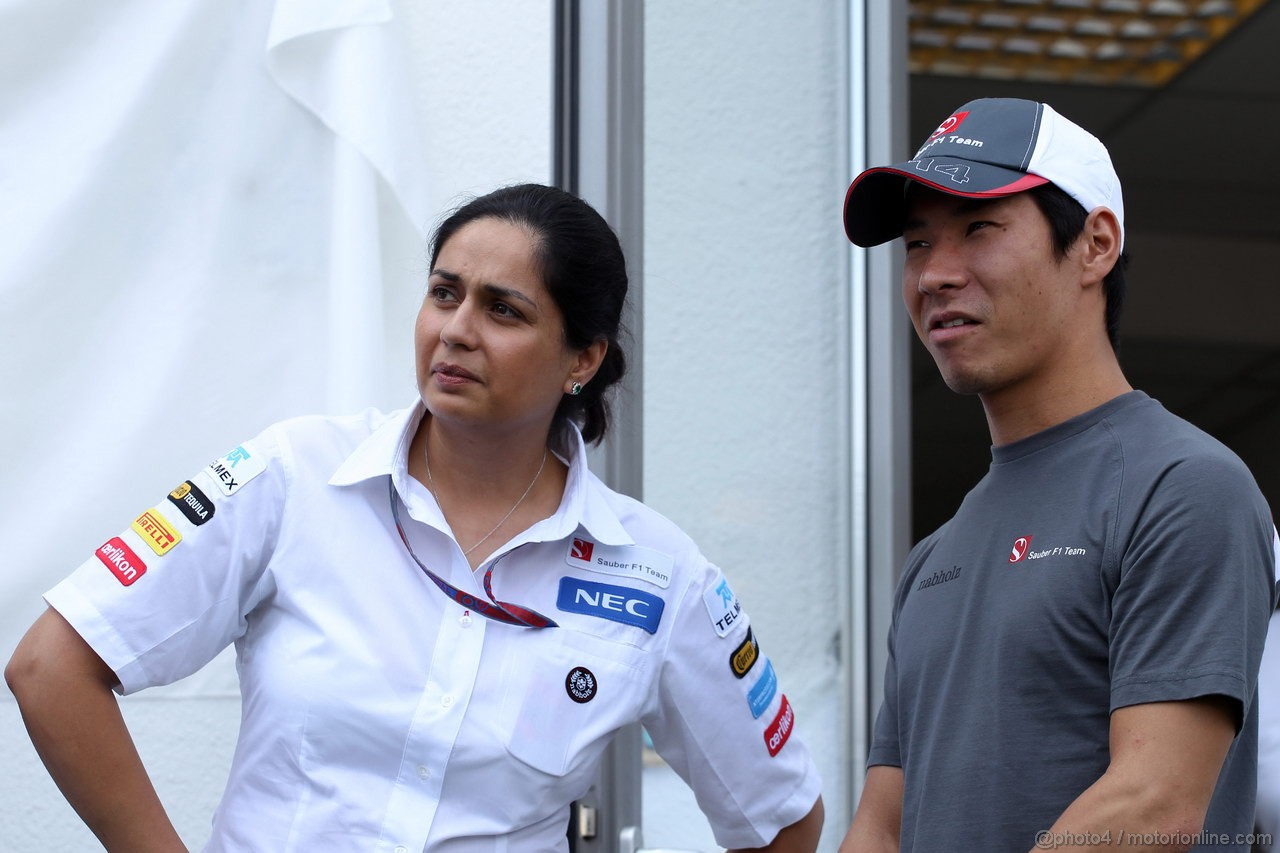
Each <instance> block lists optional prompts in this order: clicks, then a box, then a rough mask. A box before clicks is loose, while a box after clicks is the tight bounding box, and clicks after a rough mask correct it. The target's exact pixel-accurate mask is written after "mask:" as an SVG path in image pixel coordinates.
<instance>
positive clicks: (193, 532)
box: [5, 185, 822, 853]
mask: <svg viewBox="0 0 1280 853" xmlns="http://www.w3.org/2000/svg"><path fill="white" fill-rule="evenodd" d="M626 290H627V278H626V269H625V262H624V260H623V257H622V252H621V248H620V246H619V245H618V242H617V239H616V237H615V236H614V234H613V233H612V231H611V230H610V229H609V227H608V226H607V224H606V223H605V222H604V220H603V219H602V218H601V217H600V216H599V215H598V214H597V213H596V212H595V211H594V210H592V209H591V208H590V207H589V206H588V205H586V204H585V203H583V202H582V201H580V200H579V199H577V198H575V197H573V196H572V195H569V194H567V193H564V192H562V191H560V190H556V189H552V188H549V187H543V186H538V185H522V186H517V187H508V188H504V189H501V190H497V191H495V192H493V193H490V194H488V195H486V196H483V197H480V198H478V199H475V200H473V201H471V202H469V203H468V204H466V205H464V206H463V207H461V208H459V209H458V210H457V211H455V212H454V213H453V214H452V215H451V216H450V217H449V218H448V219H446V220H445V221H444V222H443V223H442V225H441V226H440V228H439V229H438V231H437V233H436V235H435V236H434V238H433V240H432V244H431V272H430V278H429V281H428V286H427V295H426V298H425V300H424V301H423V305H422V308H421V310H420V312H419V315H418V320H417V325H416V328H415V350H416V361H417V365H416V366H417V378H418V399H417V400H415V401H414V404H413V405H412V406H410V407H409V408H407V409H404V410H401V411H399V412H394V413H391V414H388V415H384V414H382V413H379V412H374V411H368V412H365V413H362V414H360V415H357V416H353V417H347V418H331V417H323V418H319V417H313V418H300V419H295V420H291V421H286V422H283V423H280V424H276V425H274V426H271V427H269V428H267V429H266V430H264V431H263V432H262V433H261V434H260V435H258V436H257V437H255V438H253V439H251V440H249V441H246V442H244V443H243V444H241V445H238V446H237V447H235V448H234V449H233V450H231V451H229V452H228V453H227V454H225V455H224V456H222V457H220V458H219V459H217V460H215V461H214V462H213V463H212V464H210V465H209V466H208V467H207V468H205V469H203V470H201V471H200V472H198V473H197V474H196V475H194V476H193V477H192V478H191V479H190V480H187V481H185V482H183V483H182V484H180V485H179V486H177V487H176V488H175V489H174V490H173V492H171V493H170V494H169V495H168V496H167V497H165V498H164V499H163V500H160V501H159V502H158V503H157V504H156V505H155V506H153V507H151V508H149V509H147V510H144V511H143V512H142V513H141V514H140V515H139V516H138V518H137V519H136V520H135V521H134V522H133V524H131V525H130V527H129V528H127V529H126V530H124V531H122V532H121V533H120V535H119V536H115V537H112V538H110V539H108V540H107V542H105V543H104V544H103V546H102V547H100V548H99V549H98V550H97V551H96V552H95V553H94V554H93V555H92V556H91V557H90V558H89V559H88V560H86V561H85V563H84V564H83V565H81V566H80V568H78V569H77V570H76V571H75V572H74V573H73V574H72V575H71V576H70V577H68V578H67V579H66V580H65V581H63V582H62V583H61V584H59V585H58V586H57V587H55V588H54V589H53V590H50V592H49V593H48V594H46V596H45V598H46V601H47V602H48V604H49V609H48V610H46V612H45V613H44V615H42V616H41V617H40V618H39V619H38V620H37V622H36V623H35V625H34V626H33V627H32V628H31V630H30V631H29V632H28V634H27V636H26V637H25V638H24V640H23V641H22V643H21V644H20V645H19V647H18V649H17V651H16V652H15V653H14V656H13V659H12V660H11V661H10V663H9V666H8V667H7V668H6V671H5V675H6V679H7V680H8V682H9V684H10V686H11V688H12V690H13V692H14V695H15V696H16V697H17V698H18V701H19V704H20V707H21V709H22V713H23V717H24V720H25V721H26V723H27V727H28V730H29V731H30V733H31V737H32V740H33V742H34V743H35V745H36V748H37V749H38V751H39V752H40V755H41V758H42V759H43V760H44V762H45V764H46V766H47V767H48V768H49V771H50V773H51V775H52V776H53V778H54V779H55V780H56V781H57V783H58V785H59V787H60V788H61V789H62V791H63V793H64V794H65V795H66V797H67V799H68V800H69V801H70V803H71V804H72V805H73V806H74V807H75V809H76V810H77V812H78V813H79V814H80V815H81V817H82V818H83V819H84V820H85V822H86V823H87V824H88V825H89V827H90V828H91V829H92V830H93V831H94V832H95V833H96V834H97V835H98V837H99V838H100V839H101V840H102V841H103V843H104V844H105V845H106V846H107V848H108V849H111V850H117V849H118V850H129V851H140V850H181V849H183V848H182V844H181V841H180V840H179V838H178V836H177V834H176V832H175V831H174V829H173V827H172V824H171V823H170V822H169V820H168V818H167V816H166V814H165V811H164V808H163V806H162V805H161V803H160V801H159V799H158V797H157V796H156V793H155V790H154V788H153V787H152V785H151V783H150V780H149V779H148V777H147V774H146V771H145V769H144V768H143V766H142V764H141V762H140V760H139V758H138V756H137V753H136V752H135V751H134V749H133V745H132V742H131V740H130V738H129V735H128V732H127V730H126V729H125V726H124V723H123V720H122V718H121V716H120V712H119V710H118V708H117V705H116V702H115V699H114V696H112V691H113V690H115V691H119V692H121V693H132V692H134V691H136V690H141V689H143V688H146V687H149V686H153V685H157V684H165V683H169V682H172V681H176V680H177V679H179V678H182V677H184V676H185V675H188V674H190V673H191V672H194V671H195V670H196V669H198V668H199V667H200V666H203V665H204V664H205V663H206V662H208V661H209V660H210V659H212V657H213V656H214V655H216V654H217V653H218V651H220V650H221V649H222V648H224V647H225V646H227V645H229V644H231V643H234V644H235V645H236V648H237V655H238V668H239V672H240V678H241V694H242V709H243V710H242V717H243V721H242V725H241V731H240V737H239V741H238V744H237V747H236V754H235V757H234V759H233V763H232V769H231V774H230V778H229V780H228V783H227V789H226V791H225V792H224V795H223V799H222V802H221V804H220V805H219V808H218V811H217V813H216V815H215V817H214V825H213V836H212V838H211V839H210V841H209V844H208V845H207V847H206V848H205V849H206V850H217V851H221V850H245V849H247V850H264V851H266V850H270V851H279V850H295V849H297V850H320V849H323V850H331V849H333V850H337V849H375V850H386V851H394V853H403V851H408V850H432V851H436V850H438V851H480V850H494V849H512V850H535V849H536V850H548V849H551V850H554V849H565V827H566V824H567V820H568V807H569V804H570V803H571V802H572V801H573V800H574V799H576V798H578V797H580V796H582V794H584V793H585V792H586V789H587V787H588V786H589V785H590V783H591V781H592V779H593V778H594V776H595V774H596V770H597V768H598V764H599V760H600V757H601V755H602V753H603V750H604V748H605V746H606V745H607V743H608V741H609V739H610V738H611V737H612V734H613V733H614V732H615V731H616V730H617V729H618V728H620V727H621V726H624V725H627V724H629V723H633V722H637V721H639V722H643V723H644V725H645V726H646V728H647V729H648V731H649V733H650V735H651V736H652V738H653V741H654V744H655V746H656V747H657V749H658V751H659V752H660V753H662V754H663V755H664V757H665V758H666V759H667V760H668V762H670V763H671V765H672V766H673V767H674V768H675V769H676V770H677V772H679V773H680V774H681V775H682V776H684V778H685V779H686V780H687V781H688V782H689V783H690V784H691V785H692V786H693V788H694V791H695V793H696V795H697V797H698V801H699V804H700V805H701V807H702V809H703V811H704V812H705V813H706V815H707V817H708V820H709V821H710V822H711V825H712V828H713V830H714V831H715V833H716V837H717V840H718V841H720V843H722V844H724V845H725V846H728V847H739V848H759V847H764V848H766V849H773V850H796V851H800V850H806V851H808V850H813V849H814V847H815V846H816V843H817V838H818V834H819V832H820V829H821V823H822V804H821V799H820V797H819V796H818V790H819V785H820V783H819V780H818V777H817V774H816V772H815V770H814V767H813V762H812V760H811V759H810V756H809V753H808V751H807V749H806V748H805V746H804V744H803V743H801V742H800V739H799V738H798V737H795V736H793V734H792V732H793V731H794V727H795V711H794V709H792V707H791V705H790V703H789V702H788V700H787V697H786V695H785V694H784V693H783V692H782V691H781V689H780V687H779V680H778V677H777V673H776V672H775V671H774V668H773V665H772V663H771V661H770V660H769V659H768V657H767V656H765V655H764V653H763V651H762V650H761V647H760V643H759V641H758V638H756V637H755V636H754V634H753V632H752V629H751V626H750V620H749V618H748V616H747V613H746V612H745V611H744V610H743V608H742V605H741V603H740V602H739V601H738V599H737V597H736V596H735V595H734V594H733V591H732V589H731V587H730V586H729V583H728V581H727V580H726V579H725V578H724V576H723V574H722V573H721V572H720V570H719V569H717V568H716V567H714V566H713V565H711V564H710V563H708V562H707V560H706V559H705V558H704V557H703V556H702V555H701V554H700V553H699V552H698V550H697V548H696V546H694V544H693V543H692V542H691V541H690V540H689V539H688V538H687V537H686V536H685V535H684V534H683V533H682V532H680V531H679V530H678V529H677V528H676V527H675V526H674V525H672V524H671V523H670V522H669V521H667V520H666V519H664V518H662V517H661V516H659V515H658V514H657V513H654V512H653V511H651V510H649V509H647V508H646V507H644V506H643V505H642V504H639V503H638V502H636V501H634V500H631V499H630V498H627V497H625V496H622V495H619V494H617V493H615V492H613V491H611V490H609V489H608V488H607V487H605V486H604V485H603V484H602V483H601V482H600V481H599V480H598V479H597V478H595V477H594V476H593V475H592V474H591V473H590V471H589V470H588V469H587V467H586V460H585V444H586V442H593V441H599V440H600V439H601V438H602V437H603V436H604V434H605V432H606V430H607V428H608V422H609V411H608V402H607V393H608V391H609V389H610V387H611V386H613V385H614V384H615V383H617V382H618V380H619V379H621V377H622V375H623V373H624V370H625V360H624V357H623V353H622V350H621V348H620V346H619V322H620V317H621V314H622V306H623V302H624V301H625V297H626Z"/></svg>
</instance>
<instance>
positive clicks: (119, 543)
mask: <svg viewBox="0 0 1280 853" xmlns="http://www.w3.org/2000/svg"><path fill="white" fill-rule="evenodd" d="M94 556H95V557H97V558H98V559H99V560H101V561H102V565H104V566H106V567H107V568H108V569H110V570H111V574H113V575H115V576H116V579H117V580H119V581H120V583H121V584H123V585H124V586H130V585H131V584H132V583H133V582H134V581H136V580H137V579H138V578H140V577H142V576H143V575H145V574H146V573H147V564H146V563H144V562H142V560H140V559H138V555H137V554H135V553H133V549H132V548H130V547H129V546H128V545H126V544H124V540H123V539H121V538H120V537H119V536H115V537H112V538H111V539H108V540H107V541H106V542H105V543H103V545H102V547H101V548H99V549H98V550H97V551H95V552H94Z"/></svg>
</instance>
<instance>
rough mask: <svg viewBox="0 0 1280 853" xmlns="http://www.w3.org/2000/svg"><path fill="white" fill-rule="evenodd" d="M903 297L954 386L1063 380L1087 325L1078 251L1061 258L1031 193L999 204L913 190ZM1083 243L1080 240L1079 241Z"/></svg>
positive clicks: (972, 389) (973, 390)
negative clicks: (1056, 254)
mask: <svg viewBox="0 0 1280 853" xmlns="http://www.w3.org/2000/svg"><path fill="white" fill-rule="evenodd" d="M903 240H904V242H905V243H906V250H907V253H906V263H905V266H904V269H903V285H902V292H903V298H904V300H905V301H906V305H907V311H908V313H909V314H910V315H911V322H912V323H913V324H914V325H915V329H916V334H917V335H919V337H920V340H921V341H922V342H923V343H924V345H925V348H927V349H928V350H929V353H930V355H932V356H933V360H934V361H935V362H936V363H937V365H938V370H939V371H940V372H941V373H942V378H943V379H944V380H945V381H946V383H947V385H948V386H949V387H950V388H951V390H953V391H955V392H957V393H960V394H980V395H983V396H984V401H990V400H991V399H992V398H993V395H998V394H1001V393H1002V392H1006V391H1011V390H1013V391H1016V390H1017V389H1027V388H1033V387H1034V386H1035V385H1036V384H1037V383H1050V382H1053V381H1060V380H1061V379H1062V376H1061V374H1060V371H1062V370H1070V369H1072V365H1073V364H1075V363H1076V362H1075V361H1074V360H1073V359H1072V358H1070V357H1068V356H1069V354H1070V351H1071V349H1072V347H1073V345H1074V344H1075V343H1076V342H1077V341H1078V339H1079V335H1080V334H1081V333H1082V329H1084V328H1085V326H1084V324H1085V323H1101V320H1100V319H1098V318H1094V317H1092V316H1082V314H1085V313H1087V312H1086V311H1085V309H1084V308H1083V306H1082V304H1081V288H1080V277H1079V276H1080V270H1079V269H1078V266H1077V264H1075V263H1074V262H1073V257H1072V252H1068V253H1067V257H1066V258H1064V259H1063V260H1062V261H1061V262H1060V261H1059V260H1058V259H1056V258H1055V256H1054V250H1053V243H1052V237H1051V234H1050V231H1049V223H1048V220H1046V219H1045V217H1044V215H1043V214H1042V213H1041V212H1040V209H1039V208H1038V207H1037V206H1036V203H1035V201H1034V200H1033V199H1032V198H1031V196H1030V195H1028V194H1027V193H1020V194H1018V195H1013V196H1008V197H1005V198H1001V199H994V200H990V201H986V200H976V199H966V198H960V197H958V196H951V195H946V194H943V193H939V192H935V191H933V190H929V189H925V188H923V187H918V186H917V187H912V189H911V191H910V198H909V199H908V204H907V217H906V228H905V229H904V231H903ZM1073 249H1074V247H1073Z"/></svg>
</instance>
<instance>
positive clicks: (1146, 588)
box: [868, 391, 1275, 853]
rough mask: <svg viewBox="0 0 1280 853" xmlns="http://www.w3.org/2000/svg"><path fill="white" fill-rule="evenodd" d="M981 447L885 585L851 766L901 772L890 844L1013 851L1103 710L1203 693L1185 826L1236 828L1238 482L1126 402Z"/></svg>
mask: <svg viewBox="0 0 1280 853" xmlns="http://www.w3.org/2000/svg"><path fill="white" fill-rule="evenodd" d="M992 456H993V459H992V464H991V468H990V470H989V471H988V473H987V475H986V476H985V477H984V478H983V479H982V481H981V482H980V483H979V484H978V485H977V486H976V487H975V488H974V489H973V491H971V492H970V493H969V494H968V495H967V496H966V497H965V499H964V502H963V503H962V504H961V506H960V509H959V511H958V512H957V513H956V514H955V516H954V517H953V518H952V519H951V520H950V521H948V522H947V523H946V524H944V525H943V526H942V527H941V528H939V529H938V530H937V531H935V532H934V533H933V534H932V535H930V536H929V537H928V538H926V539H925V540H923V541H922V542H920V544H918V545H917V546H916V547H915V549H914V550H912V552H911V555H910V557H909V558H908V560H907V566H906V570H905V572H904V574H903V576H902V579H901V581H900V583H899V586H898V590H897V593H896V600H895V605H894V618H893V625H892V628H891V629H890V634H889V663H888V669H887V671H886V673H885V699H884V705H883V706H882V708H881V710H880V714H879V716H878V718H877V720H876V727H875V735H874V738H873V742H872V747H871V753H870V758H869V761H868V764H870V765H875V764H888V765H894V766H900V767H902V768H903V772H904V778H905V785H906V788H905V792H904V798H903V826H902V848H901V849H902V850H904V851H948V853H950V851H957V850H966V851H967V850H983V851H1004V850H1010V851H1014V850H1016V851H1026V850H1028V849H1031V847H1032V846H1033V844H1034V842H1035V837H1036V833H1037V832H1039V831H1041V830H1047V829H1048V828H1049V827H1050V826H1052V825H1053V823H1054V821H1055V820H1057V818H1058V816H1059V815H1060V814H1061V813H1062V812H1063V811H1064V810H1065V809H1066V808H1067V806H1068V805H1070V804H1071V802H1072V801H1073V800H1074V799H1075V798H1076V797H1077V796H1078V795H1079V794H1080V793H1081V792H1082V791H1084V790H1085V789H1086V788H1088V787H1089V786H1090V785H1091V784H1093V783H1094V782H1095V781H1096V780H1097V779H1098V777H1100V776H1101V775H1102V773H1103V772H1104V771H1105V770H1106V769H1107V765H1108V761H1109V750H1108V736H1109V730H1108V727H1109V722H1110V720H1109V718H1110V714H1111V712H1112V711H1114V710H1115V709H1117V708H1121V707H1124V706H1127V705H1136V704H1142V703H1147V702H1159V701H1169V700H1179V699H1189V698H1193V697H1197V696H1205V695H1210V694H1222V695H1224V696H1229V697H1231V698H1233V699H1235V700H1237V701H1238V702H1239V703H1240V711H1241V714H1240V718H1239V725H1240V730H1239V733H1238V735H1237V737H1236V739H1235V741H1234V742H1233V744H1232V747H1231V750H1230V752H1229V753H1228V755H1227V759H1226V763H1225V765H1224V767H1223V770H1222V774H1221V776H1220V777H1219V780H1218V787H1217V790H1216V791H1215V794H1214V798H1213V802H1212V804H1211V806H1210V809H1209V815H1208V819H1207V820H1206V823H1205V829H1204V831H1205V832H1206V833H1209V832H1212V833H1226V834H1231V835H1234V834H1235V833H1248V832H1250V830H1251V829H1252V822H1253V802H1254V791H1255V784H1256V764H1257V725H1258V715H1257V708H1256V706H1255V705H1254V703H1253V702H1252V699H1253V694H1254V687H1255V684H1256V681H1257V675H1258V665H1259V661H1260V659H1261V656H1262V644H1263V639H1264V637H1265V635H1266V630H1267V620H1268V618H1269V616H1270V614H1271V610H1272V606H1273V604H1274V601H1273V597H1274V580H1273V576H1274V571H1275V567H1274V565H1273V563H1274V557H1273V553H1272V547H1271V540H1272V523H1271V515H1270V512H1269V510H1268V508H1267V505H1266V502H1265V501H1264V500H1263V498H1262V495H1261V494H1260V493H1259V491H1258V488H1257V485H1256V484H1255V483H1254V481H1253V477H1252V476H1251V475H1250V473H1249V471H1248V470H1247V469H1246V468H1245V466H1244V464H1243V463H1242V462H1240V460H1239V459H1238V458H1237V457H1236V456H1235V455H1234V454H1232V453H1231V451H1229V450H1227V449H1226V448H1225V447H1223V446H1222V445H1221V444H1219V443H1218V442H1217V441H1215V440H1214V439H1212V438H1210V437H1209V436H1207V435H1205V434H1204V433H1203V432H1201V431H1200V430H1198V429H1196V428H1195V427H1193V426H1191V425H1190V424H1188V423H1187V422H1186V421H1183V420H1182V419H1181V418H1178V417H1175V416H1174V415H1172V414H1170V413H1169V412H1168V411H1166V410H1165V409H1164V407H1163V406H1161V405H1160V404H1159V403H1157V402H1156V401H1154V400H1152V399H1151V398H1149V397H1147V396H1146V395H1145V394H1143V393H1141V392H1137V391H1135V392H1131V393H1128V394H1125V395H1122V396H1120V397H1117V398H1116V399H1114V400H1112V401H1110V402H1108V403H1106V404H1105V405H1103V406H1101V407H1099V408H1097V409H1094V410H1093V411H1090V412H1087V413H1085V414H1083V415H1080V416H1079V417H1076V418H1073V419H1072V420H1069V421H1067V422H1065V423H1062V424H1059V425H1057V426H1055V427H1052V428H1050V429H1048V430H1045V431H1043V432H1040V433H1037V434H1036V435H1033V436H1031V437H1029V438H1026V439H1024V440H1022V441H1019V442H1016V443H1014V444H1010V445H1006V446H1003V447H996V448H993V449H992ZM1117 830H1118V831H1121V832H1123V831H1125V828H1124V827H1117ZM1206 837H1207V836H1206ZM1196 849H1201V848H1200V847H1197V848H1196ZM1203 849H1213V850H1215V851H1223V850H1234V849H1240V850H1247V849H1248V845H1244V844H1241V845H1239V846H1233V845H1225V846H1220V845H1215V846H1212V847H1209V846H1204V848H1203Z"/></svg>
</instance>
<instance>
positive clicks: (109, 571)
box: [44, 430, 286, 694]
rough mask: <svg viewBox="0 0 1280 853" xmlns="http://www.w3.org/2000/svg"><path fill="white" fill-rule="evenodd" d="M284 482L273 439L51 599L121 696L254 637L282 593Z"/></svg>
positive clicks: (220, 468) (177, 494) (187, 489)
mask: <svg viewBox="0 0 1280 853" xmlns="http://www.w3.org/2000/svg"><path fill="white" fill-rule="evenodd" d="M285 480H286V478H285V466H284V464H283V461H282V459H281V453H280V448H279V444H278V442H277V440H276V439H275V438H274V435H273V433H272V431H271V430H268V431H267V432H265V433H263V434H262V435H261V436H259V437H258V438H256V439H254V440H252V441H247V442H245V443H244V444H242V445H239V446H238V447H236V448H234V449H233V450H231V451H229V452H228V453H227V454H226V455H225V456H223V457H220V458H219V459H217V460H214V462H213V463H211V464H210V465H209V467H207V468H204V469H202V470H201V471H200V472H198V473H197V474H195V475H194V476H193V477H192V478H191V479H190V480H187V481H185V482H182V483H181V484H178V485H176V487H175V488H174V490H173V491H172V492H170V493H169V495H167V496H162V499H161V500H160V501H159V502H158V503H156V504H155V505H154V506H151V507H148V508H146V509H144V510H142V512H140V513H139V515H138V517H137V518H136V519H135V520H134V521H133V522H132V523H131V524H129V525H128V526H127V527H125V528H124V530H122V531H120V532H119V533H118V534H117V535H115V536H112V537H110V538H108V539H107V540H106V541H105V542H104V543H103V544H102V545H101V546H100V547H99V548H98V549H97V550H96V551H95V552H94V553H93V554H92V555H91V556H90V557H89V558H88V559H87V560H85V561H84V563H82V564H81V565H80V566H79V567H78V568H77V569H76V570H75V571H74V572H72V573H71V575H70V576H68V577H67V578H66V579H65V580H63V581H62V582H61V583H59V584H58V585H57V586H55V587H54V588H53V589H51V590H50V591H49V592H47V593H45V596H44V598H45V601H46V603H48V605H49V606H50V607H52V608H53V609H55V610H57V611H58V613H60V614H61V615H62V616H63V617H64V618H65V619H66V620H67V621H68V622H70V623H71V625H72V627H74V628H75V630H76V631H77V632H78V633H79V634H80V636H81V637H83V638H84V640H85V641H86V642H87V643H88V644H89V646H90V647H91V648H93V650H94V651H95V652H97V654H98V656H99V657H101V658H102V659H103V661H105V662H106V664H107V665H108V666H109V667H111V669H112V670H113V671H114V672H115V674H116V677H117V678H118V679H119V681H120V684H119V686H118V687H117V690H118V691H119V692H120V693H122V694H129V693H133V692H136V691H138V690H141V689H143V688H145V687H152V686H156V685H161V684H169V683H172V682H174V681H177V680H179V679H181V678H184V677H186V676H188V675H190V674H191V673H193V672H195V671H196V670H198V669H199V668H200V667H202V666H204V665H205V664H206V663H208V662H209V661H210V660H212V659H213V658H214V657H215V656H216V655H217V654H218V652H220V651H221V650H222V649H224V648H226V647H227V646H228V645H229V644H231V643H232V642H234V641H235V640H236V639H237V638H239V637H240V636H242V635H243V634H244V633H245V630H246V628H247V625H248V614H249V613H250V612H251V611H252V610H253V608H254V607H255V605H256V604H257V603H258V602H260V601H261V600H262V599H264V598H265V597H267V596H268V595H269V594H270V591H271V590H270V578H269V576H268V575H267V573H266V572H265V568H266V566H267V563H268V561H269V559H270V556H271V553H272V551H273V549H274V547H275V545H276V539H277V536H278V533H279V530H280V524H281V520H282V517H283V511H284V505H285V500H284V498H285V494H286V490H285V486H286V482H285Z"/></svg>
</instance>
